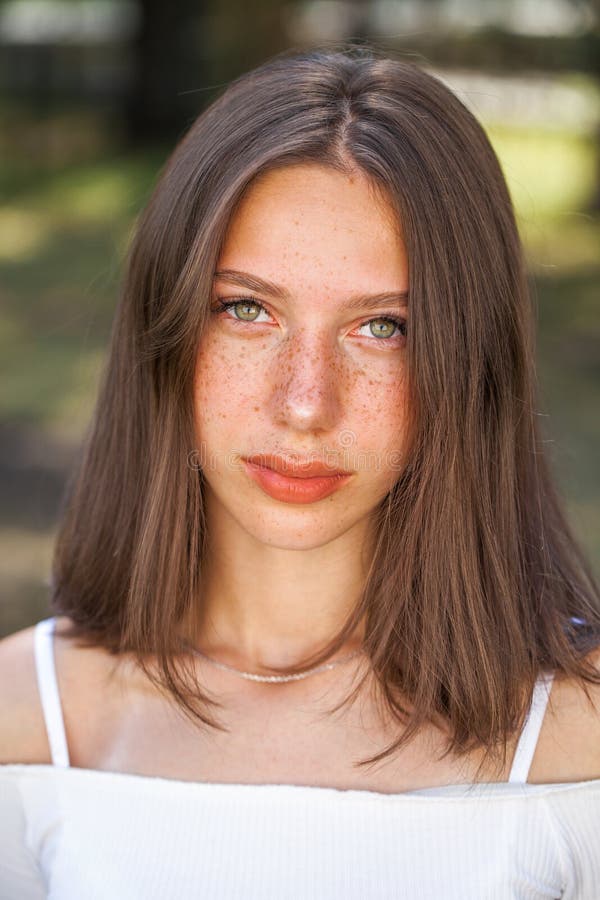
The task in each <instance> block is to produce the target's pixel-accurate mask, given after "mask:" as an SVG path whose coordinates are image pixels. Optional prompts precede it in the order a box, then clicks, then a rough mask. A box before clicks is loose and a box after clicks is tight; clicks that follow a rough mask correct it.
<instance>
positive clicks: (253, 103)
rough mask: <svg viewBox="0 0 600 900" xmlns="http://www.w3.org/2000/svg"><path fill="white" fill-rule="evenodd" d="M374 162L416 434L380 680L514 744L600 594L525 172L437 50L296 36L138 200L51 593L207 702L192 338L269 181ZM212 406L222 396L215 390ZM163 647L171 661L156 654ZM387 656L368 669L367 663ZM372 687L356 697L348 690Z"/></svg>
mask: <svg viewBox="0 0 600 900" xmlns="http://www.w3.org/2000/svg"><path fill="white" fill-rule="evenodd" d="M297 163H315V164H319V165H322V166H329V167H331V168H332V169H334V170H336V171H338V172H343V173H351V172H353V171H357V170H358V171H360V172H362V173H364V174H365V175H366V176H368V178H369V179H370V182H371V183H372V184H373V186H374V187H375V188H376V189H377V190H378V191H381V192H382V193H383V195H384V196H385V197H386V198H387V199H388V200H389V202H390V203H391V205H392V209H393V210H394V212H395V213H396V215H397V221H398V227H399V228H401V233H402V237H403V240H404V243H405V246H406V249H407V254H408V267H409V305H410V323H409V333H408V340H407V347H406V354H407V367H408V392H409V404H408V406H409V412H410V416H411V424H410V442H409V443H410V447H409V448H407V453H406V464H405V465H404V467H403V469H402V471H401V473H400V474H399V476H398V480H397V482H396V484H395V485H394V487H393V488H392V490H391V491H390V492H389V494H388V495H387V496H386V497H385V498H384V500H383V501H382V502H381V503H380V504H379V505H378V506H377V508H376V509H374V510H373V521H374V523H375V534H376V541H375V543H374V551H373V554H372V558H371V559H370V561H369V562H370V567H369V569H368V573H367V577H366V580H365V584H364V588H363V590H362V593H361V597H360V600H359V602H358V603H357V604H356V607H355V608H354V609H353V610H352V612H351V615H350V616H349V617H348V619H347V621H346V622H345V623H344V626H343V628H342V629H341V630H340V631H339V632H338V634H337V635H335V637H334V638H333V639H332V640H331V642H330V643H329V644H328V646H327V647H326V648H324V649H323V651H322V652H319V653H316V654H313V656H312V657H310V658H309V659H306V660H304V661H303V662H302V663H299V664H298V665H297V666H296V667H295V668H288V669H276V668H273V669H272V671H273V672H275V673H282V672H285V673H290V674H291V673H295V672H298V671H301V670H302V669H303V668H304V667H305V666H312V665H318V664H320V663H321V662H323V661H325V660H326V659H327V658H328V657H330V656H331V655H332V654H333V653H335V652H336V651H337V650H339V649H340V648H341V647H342V646H343V644H344V642H345V641H346V640H347V638H348V637H349V636H350V635H352V633H353V632H354V631H355V629H356V626H357V625H358V623H359V622H361V621H362V620H363V619H364V621H365V622H366V630H365V638H364V644H363V646H364V649H365V651H366V653H367V654H368V658H369V661H370V666H371V671H372V672H374V673H375V676H376V679H375V681H376V684H377V685H378V687H379V688H380V698H381V699H382V701H383V703H384V705H385V707H386V709H387V711H388V712H390V713H391V714H392V715H393V716H394V717H395V719H396V720H397V722H398V725H399V726H400V725H401V726H402V728H399V729H398V735H399V737H398V739H397V740H395V741H394V742H393V743H391V744H390V745H389V746H388V747H387V748H386V749H385V750H383V751H382V752H381V753H379V754H377V755H375V756H372V757H369V758H368V759H365V760H362V761H360V762H359V763H358V765H360V766H364V765H371V764H373V763H375V762H377V761H379V760H382V759H384V758H385V757H386V756H388V755H389V754H391V753H392V752H394V751H395V750H397V749H399V748H400V747H402V746H403V745H404V744H405V743H406V742H407V741H409V740H410V738H411V736H412V735H413V734H415V733H416V732H417V731H418V730H419V729H420V728H421V726H422V725H423V724H425V723H427V722H432V723H437V724H438V725H440V726H441V727H442V728H443V730H444V731H445V733H446V734H447V738H448V741H447V748H446V751H445V753H444V754H443V755H444V756H445V755H446V754H447V753H450V752H454V753H456V754H459V755H461V754H464V753H466V752H468V751H471V750H475V749H476V748H484V749H485V750H486V751H487V753H488V754H489V755H492V752H493V751H495V750H496V749H497V748H498V747H500V749H501V753H502V754H503V755H502V759H503V761H504V760H505V755H506V745H507V741H508V740H509V739H510V737H511V736H512V735H513V734H515V732H516V729H518V728H519V727H520V726H521V725H522V722H523V720H524V716H525V714H526V711H527V708H528V703H529V701H530V698H531V693H532V689H533V685H534V683H535V679H536V677H537V676H538V674H539V673H540V671H543V670H546V669H548V670H553V671H555V672H556V673H557V674H558V675H559V677H567V676H569V677H575V678H577V679H579V680H580V682H581V683H582V684H583V686H584V690H585V693H586V695H587V696H588V699H589V689H588V688H587V687H586V686H585V682H586V681H587V682H589V683H600V674H599V673H598V671H597V669H596V668H595V667H594V666H593V665H592V662H591V659H590V654H589V651H591V650H593V649H594V648H595V647H597V646H598V645H599V644H600V630H599V629H600V591H599V589H598V584H597V582H595V580H594V577H593V574H592V571H591V568H590V566H589V563H588V562H587V560H586V558H585V555H584V553H583V552H582V549H581V547H580V546H578V543H577V541H576V539H575V537H574V535H573V533H572V531H571V528H570V526H569V523H568V521H567V517H566V514H565V511H564V500H563V499H562V498H561V496H560V494H559V491H558V489H557V487H556V485H555V483H554V479H553V475H552V472H551V467H550V463H549V460H548V459H547V458H546V456H545V449H544V448H545V443H544V441H543V440H542V438H541V436H540V432H539V426H538V417H539V412H538V407H537V402H538V401H537V386H536V375H535V356H536V351H535V328H536V322H535V319H536V310H535V302H534V300H533V298H532V293H531V291H530V289H529V285H528V279H527V275H526V272H525V267H524V262H523V254H522V248H521V244H520V240H519V236H518V231H517V227H516V224H515V218H514V212H513V208H512V204H511V199H510V196H509V193H508V190H507V186H506V183H505V180H504V177H503V174H502V171H501V168H500V165H499V163H498V160H497V157H496V155H495V153H494V151H493V149H492V147H491V145H490V142H489V140H488V138H487V136H486V134H485V132H484V130H483V128H482V127H481V126H480V125H479V124H478V122H477V121H476V119H475V118H474V117H473V115H472V114H471V113H470V112H469V111H468V110H467V108H466V107H465V106H464V105H463V104H462V103H461V102H460V101H459V99H458V98H457V97H456V96H455V95H454V94H453V93H452V92H451V91H450V90H449V89H448V88H446V87H445V86H444V85H443V83H442V82H441V81H439V80H438V79H436V78H435V77H433V76H432V75H431V74H428V73H427V72H426V71H424V70H423V69H421V68H420V67H419V66H418V65H415V64H413V63H411V62H407V61H404V60H401V59H394V58H390V56H389V55H381V54H379V52H378V51H377V50H374V49H373V48H369V47H364V46H363V47H360V48H357V47H353V46H351V45H335V46H331V45H329V46H325V47H323V46H321V47H317V48H314V49H312V50H308V51H305V52H297V51H287V52H285V53H282V54H280V55H278V56H276V57H273V58H271V59H270V60H268V61H267V62H266V63H264V64H263V65H261V66H260V67H258V68H257V69H255V70H253V71H251V72H249V73H247V74H245V75H243V76H241V77H240V78H238V79H236V80H235V81H233V82H231V83H230V84H229V85H228V86H227V88H226V89H225V90H224V91H223V93H222V94H221V95H220V96H218V98H217V99H216V100H215V101H214V102H212V103H211V104H210V106H209V107H208V108H207V109H205V110H204V111H203V112H202V113H201V115H200V116H199V117H198V118H197V120H196V121H195V122H194V123H193V125H192V126H191V128H190V129H189V131H188V132H187V134H186V135H185V136H184V137H183V139H182V140H181V141H180V143H179V144H178V146H177V147H176V148H175V150H174V152H173V154H172V155H171V157H170V158H169V160H168V162H167V163H166V165H165V167H164V170H163V171H162V173H161V176H160V178H159V180H158V182H157V184H156V187H155V190H154V192H153V194H152V196H151V199H150V201H149V203H148V204H147V207H146V208H145V210H144V211H143V213H142V214H141V216H140V217H139V219H138V222H137V227H136V231H135V236H134V239H133V241H132V244H131V247H130V252H129V257H128V262H127V268H126V273H125V277H124V280H123V287H122V291H121V295H120V298H119V304H118V308H117V311H116V315H115V319H114V323H113V329H112V334H111V339H110V347H109V352H108V358H107V363H106V366H105V369H104V372H103V376H102V380H101V384H100V390H99V394H98V399H97V404H96V408H95V411H94V415H93V418H92V421H91V425H90V427H89V429H88V432H87V434H86V436H85V441H84V449H83V453H82V455H81V461H80V464H79V466H78V468H77V469H76V470H75V471H74V472H73V474H72V477H71V480H70V482H69V484H68V487H67V490H66V492H65V497H64V502H63V508H62V511H61V513H62V518H61V525H60V529H59V533H58V537H57V541H56V546H55V556H54V561H53V589H52V598H51V605H52V609H53V611H54V612H55V613H57V614H64V615H66V616H69V617H70V619H71V620H72V622H71V624H70V627H69V629H68V631H67V632H65V633H68V634H70V635H71V636H74V637H78V638H79V639H80V642H82V643H83V644H84V645H88V646H90V645H91V646H102V647H105V648H107V649H108V650H110V651H111V652H112V653H115V654H119V653H131V654H133V655H134V658H135V660H136V661H137V663H138V664H139V665H140V666H141V668H142V669H143V670H144V671H145V672H146V673H147V674H148V676H149V677H150V678H151V679H152V681H153V683H154V684H155V685H156V686H157V687H159V688H161V689H163V690H164V691H166V692H168V693H167V696H170V697H171V698H172V699H173V700H174V701H175V702H176V703H177V704H178V705H179V706H180V707H181V709H182V710H183V712H184V713H185V714H187V715H188V716H189V717H191V719H192V720H193V721H196V722H197V723H198V724H200V723H204V724H205V725H207V726H212V727H215V728H219V729H221V730H227V729H224V726H222V725H221V724H220V723H219V722H218V721H217V720H216V719H215V718H214V717H213V716H212V715H209V713H208V707H209V705H216V706H220V705H221V704H219V703H218V702H215V701H214V699H212V698H211V697H210V696H209V695H208V693H206V692H203V690H202V687H201V685H200V684H199V683H198V680H197V677H196V676H195V675H194V668H193V665H192V664H190V660H191V658H190V655H189V654H186V653H185V644H184V643H183V642H182V635H181V626H182V623H184V622H185V621H186V619H187V618H188V617H190V616H191V615H192V614H193V611H194V610H197V609H198V608H199V605H201V604H202V570H203V559H204V553H205V537H206V523H205V518H204V502H203V475H202V466H201V465H200V466H198V465H195V464H193V460H194V459H195V458H197V457H195V453H197V448H196V447H195V443H194V441H195V438H194V421H193V405H194V404H193V394H192V386H193V379H194V366H195V362H196V354H197V347H198V342H199V340H200V337H201V335H202V332H203V328H204V326H205V323H206V321H207V315H208V308H209V303H210V296H211V289H212V279H213V274H214V271H215V268H216V264H217V259H218V256H219V252H220V249H221V247H222V245H223V241H224V236H225V232H226V229H227V226H228V223H229V221H230V219H231V216H232V214H233V212H234V210H235V208H236V205H237V203H238V202H239V200H240V199H241V197H242V194H243V192H244V191H245V190H246V189H247V188H248V186H249V185H250V184H251V182H252V180H253V179H254V178H255V177H256V176H258V175H260V174H261V173H264V172H268V171H269V170H273V169H275V168H278V167H282V166H286V165H291V164H297ZM200 414H201V412H200ZM150 660H153V661H154V662H155V663H156V666H154V665H151V664H150V662H149V661H150ZM365 677H366V676H365ZM362 683H363V682H362V681H361V682H360V683H359V684H358V686H357V688H356V689H355V690H354V691H352V693H351V694H349V695H348V697H347V698H345V700H344V701H343V702H342V704H338V706H336V707H335V709H336V710H337V709H339V708H340V706H342V705H343V704H344V703H347V702H350V701H351V700H352V698H353V697H354V696H355V694H356V693H357V691H358V690H360V688H361V685H362Z"/></svg>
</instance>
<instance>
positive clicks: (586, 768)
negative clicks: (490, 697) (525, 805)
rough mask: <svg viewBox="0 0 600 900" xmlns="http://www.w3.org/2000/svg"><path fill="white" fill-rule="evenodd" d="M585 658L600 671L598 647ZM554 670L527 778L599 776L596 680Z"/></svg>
mask: <svg viewBox="0 0 600 900" xmlns="http://www.w3.org/2000/svg"><path fill="white" fill-rule="evenodd" d="M586 659H587V660H588V662H589V663H591V665H592V667H593V668H594V670H595V671H596V672H597V673H598V674H599V675H600V647H598V648H595V649H594V650H593V651H591V652H590V653H589V654H588V655H587V657H586ZM585 688H587V693H588V694H589V698H588V696H587V695H586V691H585V689H584V686H583V685H582V683H581V682H580V681H579V680H578V679H573V678H568V677H565V676H562V675H560V674H557V675H556V676H555V678H554V681H553V684H552V690H551V692H550V699H549V702H548V706H547V708H546V714H545V716H544V721H543V725H542V729H541V732H540V736H539V740H538V745H537V747H536V752H535V755H534V758H533V761H532V766H531V772H530V778H529V781H531V782H538V783H557V782H566V781H590V780H595V779H600V684H591V683H589V682H585Z"/></svg>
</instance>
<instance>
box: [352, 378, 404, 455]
mask: <svg viewBox="0 0 600 900" xmlns="http://www.w3.org/2000/svg"><path fill="white" fill-rule="evenodd" d="M406 396H407V390H406V379H405V378H404V376H403V375H402V373H401V372H398V371H397V370H396V371H391V372H390V373H388V374H377V375H373V374H368V373H366V372H364V373H361V375H360V377H359V378H357V379H355V383H354V387H353V390H352V394H351V399H350V402H351V405H352V418H353V419H354V420H355V421H356V422H360V423H361V426H360V427H361V433H362V435H363V436H364V438H365V443H367V444H369V445H374V446H388V445H389V444H390V443H391V444H393V443H394V442H397V440H398V439H400V438H401V436H402V432H403V426H404V422H405V419H406Z"/></svg>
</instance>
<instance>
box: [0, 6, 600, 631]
mask: <svg viewBox="0 0 600 900" xmlns="http://www.w3.org/2000/svg"><path fill="white" fill-rule="evenodd" d="M598 17H599V10H598V3H594V2H589V3H588V2H584V0H581V2H578V0H548V2H545V3H543V4H541V3H539V2H533V3H532V2H528V0H515V2H508V0H506V2H493V0H489V2H485V0H479V2H471V0H460V2H458V0H453V2H451V0H429V2H427V0H422V2H409V0H393V2H388V0H386V2H354V3H345V2H341V0H330V2H328V0H319V2H293V3H286V4H282V3H275V2H272V0H266V2H262V3H250V4H248V3H243V2H241V0H236V2H227V0H223V2H219V3H217V2H212V3H197V2H189V0H186V2H175V0H174V2H171V3H170V4H168V5H167V4H164V3H163V4H161V3H159V2H156V0H153V2H140V3H134V2H123V0H122V2H119V0H114V2H113V0H64V2H55V0H41V2H40V0H14V2H6V0H5V2H2V0H0V51H1V52H0V115H1V117H2V127H1V129H0V159H1V162H2V165H1V167H0V195H1V197H2V203H1V206H0V304H1V306H0V354H1V355H0V358H1V360H2V379H1V382H0V495H1V499H2V502H1V505H0V566H1V568H0V597H1V599H0V635H2V634H7V633H9V632H12V631H14V630H16V629H18V628H21V627H24V626H26V625H29V624H32V623H34V622H35V621H37V620H38V619H39V618H41V617H42V616H44V615H46V614H47V609H48V607H47V603H48V583H49V577H50V561H51V553H52V547H53V540H54V535H55V530H56V524H57V518H58V508H59V503H60V498H61V495H62V491H63V489H64V484H65V478H66V475H67V473H68V472H69V470H70V468H71V467H72V465H73V463H74V461H75V460H76V458H77V454H78V451H79V447H80V441H81V437H82V434H83V431H84V429H85V427H86V425H87V423H88V421H89V417H90V413H91V410H92V405H93V401H94V397H95V392H96V388H97V384H98V377H99V373H100V370H101V367H102V364H103V361H104V358H105V353H106V346H107V340H108V334H109V330H110V323H111V319H112V316H113V313H114V309H115V305H116V300H117V293H118V285H119V280H120V277H121V273H122V266H123V261H124V258H125V254H126V251H127V246H128V242H129V240H130V237H131V234H132V229H133V226H134V223H135V219H136V215H137V213H138V212H139V210H140V209H141V207H142V206H143V204H144V203H145V201H146V200H147V198H148V196H149V194H150V191H151V189H152V186H153V183H154V182H155V179H156V177H157V175H158V173H159V170H160V168H161V166H162V164H163V162H164V161H165V159H166V158H167V156H168V154H169V153H170V152H171V150H172V148H173V146H174V144H175V143H176V141H177V140H178V138H179V137H181V136H182V134H183V133H184V132H185V130H186V128H187V127H188V126H189V124H190V123H191V122H192V121H193V119H194V118H195V116H197V115H198V113H199V112H200V111H201V109H202V108H203V107H204V106H205V105H206V104H207V103H208V102H210V100H211V99H212V97H213V96H214V93H215V91H216V90H219V89H220V88H221V87H222V86H223V85H225V84H226V83H227V82H228V81H229V80H230V79H231V78H234V77H236V76H237V75H238V74H240V73H241V72H243V71H246V70H247V69H248V68H250V67H252V66H253V65H256V64H258V63H260V62H261V61H263V60H264V59H266V58H267V57H269V56H272V55H273V54H275V53H277V52H279V51H281V50H283V49H285V48H287V47H296V48H298V49H302V48H304V47H306V46H311V45H313V44H316V43H318V44H323V43H326V42H336V41H341V40H344V41H352V42H354V43H357V44H360V43H363V42H365V41H366V42H368V43H369V44H371V45H373V46H375V47H377V48H378V49H380V50H383V51H386V50H389V51H390V52H393V53H394V54H396V55H401V56H403V57H405V58H408V59H413V60H415V61H417V62H419V63H421V64H422V65H423V66H424V67H426V68H429V69H430V70H431V71H433V72H434V74H437V75H438V76H439V77H441V78H442V79H443V80H444V81H445V82H446V83H447V84H448V85H449V86H450V87H452V88H453V89H454V90H455V91H456V93H457V94H458V95H459V96H460V97H461V99H462V100H463V101H464V102H465V103H466V104H467V105H469V106H470V108H472V109H473V111H474V112H475V114H476V115H477V116H478V117H479V118H480V120H481V121H482V122H483V124H484V126H485V127H486V129H487V131H488V134H489V135H490V138H491V140H492V142H493V144H494V146H495V148H496V150H497V153H498V155H499V157H500V160H501V163H502V166H503V169H504V172H505V174H506V177H507V179H508V182H509V186H510V189H511V193H512V196H513V199H514V201H515V204H516V209H517V214H518V220H519V227H520V230H521V234H522V238H523V241H524V243H525V247H526V252H527V259H528V264H529V267H530V271H531V276H532V279H533V283H534V291H535V297H536V302H537V307H538V335H539V336H538V362H539V370H538V372H539V384H540V407H539V414H540V417H541V422H542V428H543V431H544V437H545V440H546V441H547V443H546V447H547V449H548V453H549V455H550V459H551V462H552V465H553V467H554V470H555V473H556V477H557V480H558V483H559V487H560V488H561V489H562V492H563V496H564V497H565V500H566V503H567V508H568V511H569V514H570V517H571V521H572V523H573V528H574V530H575V533H576V534H577V535H578V536H579V538H580V540H581V542H582V544H583V546H584V548H585V549H586V550H587V552H588V555H589V558H590V561H591V563H592V567H593V569H594V571H595V573H596V575H600V472H599V467H598V454H599V450H600V416H599V410H598V407H599V402H598V401H599V398H600V306H599V301H598V282H599V274H600V261H599V257H598V248H599V247H600V240H599V238H600V211H599V206H600V202H599V201H600V165H599V159H600V149H599V148H600V72H599V69H598V66H599V64H600V62H599V61H600V46H599V44H600V39H599V27H598Z"/></svg>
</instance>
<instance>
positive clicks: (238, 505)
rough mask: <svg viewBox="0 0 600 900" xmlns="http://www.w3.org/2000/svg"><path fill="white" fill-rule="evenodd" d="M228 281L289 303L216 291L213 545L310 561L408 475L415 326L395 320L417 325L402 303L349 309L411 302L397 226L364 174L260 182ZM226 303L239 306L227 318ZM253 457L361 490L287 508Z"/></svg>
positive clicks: (362, 521)
mask: <svg viewBox="0 0 600 900" xmlns="http://www.w3.org/2000/svg"><path fill="white" fill-rule="evenodd" d="M224 269H229V270H236V271H238V272H240V271H241V272H244V273H249V274H251V275H254V276H256V277H258V278H261V279H263V280H265V281H269V282H271V283H274V284H276V285H278V286H279V287H280V288H281V289H282V290H283V291H284V292H286V293H287V295H288V296H287V297H286V298H285V299H284V298H280V297H273V296H270V295H269V294H267V293H265V292H264V291H260V290H251V289H248V288H247V287H241V286H240V285H239V284H236V283H234V282H233V281H232V280H231V278H230V277H225V276H217V277H215V280H214V283H213V288H214V290H213V297H212V308H213V311H212V312H211V316H210V320H209V323H208V325H207V327H206V328H205V330H204V332H203V334H202V338H201V340H200V344H199V348H198V357H197V368H196V375H195V397H194V402H195V410H194V413H195V424H196V438H197V447H198V449H199V453H200V459H201V464H202V469H203V473H204V477H205V482H206V500H207V515H208V519H209V521H208V530H209V533H210V530H211V527H215V525H216V526H217V527H218V526H219V524H223V523H225V522H227V521H229V526H231V525H232V524H233V522H235V523H237V526H238V527H241V528H242V529H243V530H244V531H245V532H247V533H248V534H250V535H253V536H254V537H255V538H256V539H257V540H258V541H260V542H261V543H265V544H269V545H272V546H277V547H282V548H284V547H285V548H290V549H308V548H310V547H316V546H320V545H322V544H324V543H327V542H329V541H331V540H333V539H335V538H336V537H339V536H340V535H342V534H344V533H346V532H347V531H348V530H349V529H352V528H355V527H356V528H357V529H358V530H361V529H363V528H364V527H366V525H367V523H368V520H369V517H370V514H371V513H372V511H373V510H374V508H375V507H376V505H377V504H378V503H379V502H380V501H381V500H382V499H383V497H384V496H385V495H386V494H387V492H388V491H389V490H390V488H391V486H392V485H393V484H394V482H395V481H396V480H397V478H398V476H399V474H400V472H401V469H402V450H403V447H404V445H405V423H406V408H405V401H406V375H407V371H406V338H405V330H406V326H405V325H404V324H402V323H401V324H400V325H398V324H395V323H394V322H393V321H392V319H396V321H397V320H407V318H408V310H407V308H406V306H405V304H402V301H401V300H399V299H394V300H387V301H382V302H380V303H378V305H377V307H375V308H366V307H363V308H360V309H358V308H354V309H348V308H347V304H348V301H349V300H350V299H351V298H354V297H356V296H357V295H359V294H361V295H362V294H364V295H375V294H380V293H384V292H397V293H401V292H406V291H408V264H407V259H406V252H405V248H404V245H403V242H402V238H401V236H400V234H399V227H398V225H397V223H396V222H395V221H394V219H393V216H392V213H391V211H390V210H389V208H388V207H387V205H386V204H385V202H384V201H383V200H382V199H381V197H380V195H378V194H377V193H376V192H375V190H374V188H373V187H372V185H371V184H370V183H369V182H368V180H367V179H366V177H365V176H364V175H362V174H361V173H355V174H353V175H352V176H347V175H342V174H340V173H337V172H334V171H333V170H331V169H327V168H325V167H321V166H318V165H313V164H306V165H294V166H289V167H287V168H284V169H280V170H277V171H273V172H269V173H266V174H264V175H262V176H261V177H260V178H259V179H257V180H256V181H255V182H254V183H253V184H252V186H251V187H250V188H249V190H248V191H247V192H246V194H245V196H244V198H243V200H242V201H241V203H240V204H239V205H238V208H237V210H236V212H235V213H234V215H233V217H232V220H231V222H230V225H229V229H228V232H227V235H226V240H225V243H224V246H223V250H222V253H221V256H220V259H219V260H218V264H217V269H216V271H217V272H219V271H222V270H224ZM218 299H219V300H220V301H221V302H233V301H237V302H233V305H232V306H230V307H229V308H228V309H220V310H219V309H217V308H216V307H217V300H218ZM256 454H259V455H261V454H281V455H283V456H286V457H288V458H289V457H302V458H303V459H310V460H311V461H317V460H318V461H325V462H326V463H327V464H328V465H331V466H335V467H336V468H339V469H344V470H350V471H351V472H352V473H353V474H352V475H351V477H350V478H349V480H347V481H346V482H345V483H343V484H342V485H341V487H340V488H339V489H338V490H336V491H334V492H333V493H332V494H330V495H329V496H326V497H324V498H323V499H320V500H317V501H315V502H308V503H302V504H300V503H293V502H292V503H290V502H284V501H282V500H278V499H274V498H273V497H272V496H270V495H269V494H268V493H265V491H264V490H263V489H262V488H261V487H260V485H259V484H258V483H257V482H256V481H255V480H254V479H252V478H251V477H249V475H248V472H247V470H246V468H245V466H244V464H243V462H242V458H246V457H248V456H252V455H256ZM214 517H218V521H217V522H214V521H211V519H212V520H214ZM232 520H233V522H232Z"/></svg>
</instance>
